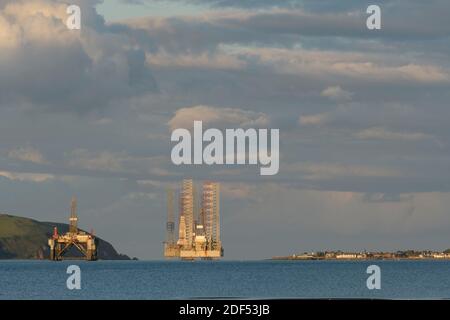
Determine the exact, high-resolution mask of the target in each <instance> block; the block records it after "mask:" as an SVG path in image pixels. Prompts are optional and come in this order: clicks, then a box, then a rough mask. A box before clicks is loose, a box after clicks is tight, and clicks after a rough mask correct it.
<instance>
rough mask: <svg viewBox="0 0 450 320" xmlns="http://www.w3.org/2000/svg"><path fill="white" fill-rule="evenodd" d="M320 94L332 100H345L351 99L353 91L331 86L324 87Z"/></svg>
mask: <svg viewBox="0 0 450 320" xmlns="http://www.w3.org/2000/svg"><path fill="white" fill-rule="evenodd" d="M321 95H322V96H323V97H327V98H329V99H330V100H334V101H346V100H351V99H352V96H353V93H351V92H349V91H346V90H343V89H342V88H341V87H340V86H332V87H328V88H326V89H324V90H323V91H322V92H321Z"/></svg>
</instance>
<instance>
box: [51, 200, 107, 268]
mask: <svg viewBox="0 0 450 320" xmlns="http://www.w3.org/2000/svg"><path fill="white" fill-rule="evenodd" d="M69 221H70V223H69V232H66V233H65V234H58V228H57V227H54V229H53V235H52V237H51V238H50V239H48V245H49V247H50V260H54V261H60V260H63V259H84V260H88V261H94V260H97V242H98V241H97V239H96V238H95V237H94V235H93V232H91V233H87V232H84V231H81V230H79V229H78V216H77V200H76V198H75V197H73V198H72V203H71V206H70V219H69ZM73 250H75V251H78V252H79V253H81V256H80V255H78V256H70V257H69V254H70V252H73Z"/></svg>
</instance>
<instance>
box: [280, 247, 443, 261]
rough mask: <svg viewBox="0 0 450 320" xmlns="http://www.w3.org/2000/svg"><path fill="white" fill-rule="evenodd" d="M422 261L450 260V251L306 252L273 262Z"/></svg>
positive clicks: (283, 257)
mask: <svg viewBox="0 0 450 320" xmlns="http://www.w3.org/2000/svg"><path fill="white" fill-rule="evenodd" d="M420 259H426V260H430V259H441V260H444V259H450V249H447V250H445V251H443V252H438V251H430V250H424V251H416V250H405V251H396V252H367V251H363V252H344V251H324V252H320V251H319V252H309V253H308V252H304V253H301V254H293V255H290V256H275V257H272V260H420Z"/></svg>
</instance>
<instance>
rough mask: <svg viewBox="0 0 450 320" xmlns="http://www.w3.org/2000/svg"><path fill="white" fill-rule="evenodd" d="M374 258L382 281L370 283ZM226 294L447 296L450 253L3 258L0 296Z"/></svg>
mask: <svg viewBox="0 0 450 320" xmlns="http://www.w3.org/2000/svg"><path fill="white" fill-rule="evenodd" d="M374 264H375V265H377V266H378V267H380V275H381V277H380V284H381V288H380V289H372V290H369V289H368V287H367V279H368V277H370V274H368V273H367V268H368V267H369V266H370V265H374ZM70 265H77V266H79V268H80V269H79V270H80V282H79V284H80V286H81V288H80V289H72V290H70V289H68V287H67V282H68V278H69V277H71V276H72V274H68V273H67V269H68V267H69V266H70ZM72 280H73V278H71V279H69V282H71V281H72ZM71 283H72V284H73V283H74V282H73V281H72V282H71ZM224 298H225V299H226V298H232V299H236V298H237V299H280V298H281V299H290V298H305V299H307V298H368V299H447V298H450V261H436V260H430V261H427V260H420V261H273V260H266V261H95V262H86V261H63V262H52V261H17V260H10V261H8V260H3V261H0V299H2V300H4V299H27V300H29V299H44V300H48V299H50V300H54V299H88V300H93V299H224Z"/></svg>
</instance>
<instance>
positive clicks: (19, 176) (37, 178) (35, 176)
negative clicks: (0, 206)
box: [0, 171, 55, 182]
mask: <svg viewBox="0 0 450 320" xmlns="http://www.w3.org/2000/svg"><path fill="white" fill-rule="evenodd" d="M0 176H2V177H5V178H8V179H10V180H17V181H32V182H44V181H47V180H51V179H54V178H55V176H54V175H51V174H44V173H23V172H11V171H0Z"/></svg>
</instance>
